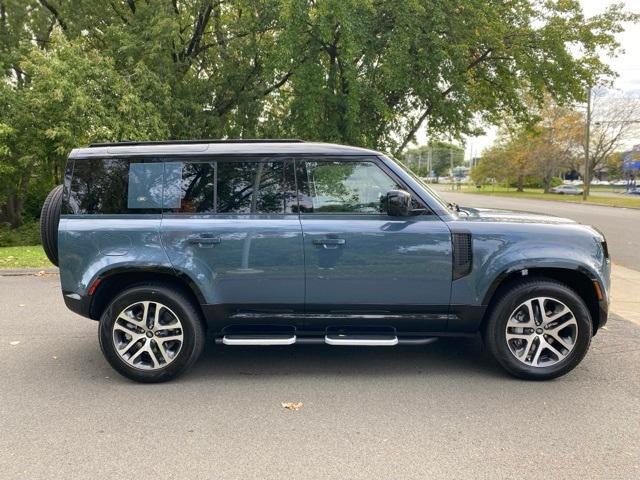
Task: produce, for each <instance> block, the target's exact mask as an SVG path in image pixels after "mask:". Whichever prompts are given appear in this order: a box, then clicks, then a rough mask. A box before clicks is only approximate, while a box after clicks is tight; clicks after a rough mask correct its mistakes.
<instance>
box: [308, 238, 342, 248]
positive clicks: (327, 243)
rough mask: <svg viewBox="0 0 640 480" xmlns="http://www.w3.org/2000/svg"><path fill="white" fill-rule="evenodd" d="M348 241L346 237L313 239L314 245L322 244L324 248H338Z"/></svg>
mask: <svg viewBox="0 0 640 480" xmlns="http://www.w3.org/2000/svg"><path fill="white" fill-rule="evenodd" d="M346 243H347V241H346V240H345V239H344V238H316V239H315V240H313V244H314V245H322V246H323V247H324V248H338V246H340V245H344V244H346Z"/></svg>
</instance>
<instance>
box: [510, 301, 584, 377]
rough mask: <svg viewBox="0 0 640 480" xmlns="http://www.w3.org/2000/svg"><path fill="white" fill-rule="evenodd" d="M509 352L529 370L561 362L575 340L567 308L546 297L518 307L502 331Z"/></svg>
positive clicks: (575, 326) (574, 327)
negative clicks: (529, 368) (530, 367)
mask: <svg viewBox="0 0 640 480" xmlns="http://www.w3.org/2000/svg"><path fill="white" fill-rule="evenodd" d="M505 334H506V341H507V345H508V346H509V351H510V352H511V353H512V354H513V356H514V357H516V358H517V359H518V360H519V361H520V362H522V363H524V364H525V365H528V366H532V367H549V366H552V365H555V364H556V363H558V362H560V361H562V360H563V359H565V358H566V357H567V356H568V355H569V354H570V353H571V352H572V351H573V348H574V346H575V344H576V340H577V337H578V322H577V321H576V317H575V315H574V314H573V312H572V311H571V309H570V308H569V307H567V306H566V305H565V304H564V303H562V302H561V301H560V300H557V299H555V298H550V297H535V298H531V299H529V300H527V301H525V302H523V303H522V304H520V305H519V306H518V307H517V308H516V309H515V310H514V311H513V312H512V313H511V315H510V316H509V320H508V321H507V326H506V328H505Z"/></svg>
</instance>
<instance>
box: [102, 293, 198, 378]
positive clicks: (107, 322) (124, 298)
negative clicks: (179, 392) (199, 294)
mask: <svg viewBox="0 0 640 480" xmlns="http://www.w3.org/2000/svg"><path fill="white" fill-rule="evenodd" d="M142 301H152V302H159V303H162V304H163V305H166V306H167V307H168V308H169V309H171V310H172V312H174V313H175V315H176V316H177V317H178V319H179V321H180V322H181V323H182V329H183V332H182V333H183V337H184V338H183V343H182V346H181V348H180V350H179V352H178V353H177V355H176V356H175V358H174V359H173V360H172V361H171V363H169V364H167V365H165V366H163V367H160V368H157V369H154V370H143V369H140V368H137V367H135V366H132V365H130V364H129V363H127V362H126V361H125V359H123V358H122V357H121V356H120V354H119V353H118V352H117V350H116V345H115V341H114V333H113V326H114V323H115V321H116V319H117V317H118V315H119V314H120V312H122V311H123V310H124V309H125V308H127V307H128V306H129V305H132V304H135V303H136V302H142ZM98 337H99V340H100V348H101V349H102V353H103V354H104V356H105V358H106V359H107V361H108V362H109V364H110V365H111V366H112V367H113V368H114V369H115V370H116V371H117V372H118V373H120V374H121V375H123V376H125V377H127V378H129V379H131V380H135V381H137V382H142V383H158V382H165V381H167V380H171V379H173V378H176V377H177V376H179V375H180V374H182V373H184V372H185V371H186V370H188V369H189V368H190V367H191V366H192V365H193V364H194V363H195V361H196V360H197V359H198V357H199V356H200V354H201V353H202V350H203V348H204V343H205V330H204V326H203V322H202V318H201V314H200V312H199V309H198V308H197V306H196V305H195V304H194V302H193V301H192V299H191V298H190V297H189V295H187V294H186V293H185V292H183V291H181V290H180V289H176V288H175V287H173V286H169V285H138V286H134V287H131V288H128V289H127V290H125V291H123V292H122V293H120V294H118V295H117V296H116V297H115V298H114V299H113V301H112V302H111V303H110V304H109V306H108V307H107V308H106V309H105V311H104V312H103V314H102V316H101V318H100V327H99V333H98Z"/></svg>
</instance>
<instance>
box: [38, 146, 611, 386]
mask: <svg viewBox="0 0 640 480" xmlns="http://www.w3.org/2000/svg"><path fill="white" fill-rule="evenodd" d="M61 212H62V213H61ZM41 221H42V235H43V246H44V248H45V251H46V252H47V255H49V258H51V261H52V262H54V263H55V264H57V265H59V266H60V281H61V287H62V294H63V298H64V301H65V303H66V305H67V307H69V308H70V309H71V310H73V311H74V312H76V313H78V314H80V315H82V316H85V317H88V318H91V319H93V320H99V321H100V326H99V328H98V332H99V340H100V346H101V348H102V351H103V353H104V355H105V357H106V359H107V360H108V361H109V363H110V364H111V365H112V366H113V367H114V368H115V369H116V370H117V371H118V372H120V373H121V374H123V375H125V376H127V377H129V378H131V379H134V380H137V381H141V382H159V381H163V380H168V379H170V378H173V377H175V376H177V375H179V374H180V373H182V372H184V371H185V370H187V369H188V368H189V367H190V366H191V365H192V364H193V363H194V362H195V361H196V359H197V358H198V356H199V355H200V352H201V351H202V349H203V347H204V344H205V341H206V340H213V341H214V342H215V343H217V344H221V345H227V346H230V348H233V346H236V345H293V344H301V343H305V344H306V343H323V344H326V345H330V346H332V348H339V346H378V347H383V346H386V347H392V346H394V345H426V344H429V343H431V342H433V341H435V340H436V339H437V338H438V337H442V336H453V337H458V336H464V335H466V336H476V335H478V333H480V334H481V335H482V337H483V338H484V341H485V343H486V345H487V349H488V350H489V351H490V352H491V354H492V355H493V356H494V358H495V359H496V360H497V362H499V363H500V364H501V365H502V366H503V367H504V368H505V369H506V370H508V371H509V372H511V373H512V374H513V375H516V376H518V377H523V378H531V379H550V378H554V377H558V376H560V375H563V374H565V373H567V372H569V371H570V370H572V369H573V368H574V367H575V366H576V365H578V363H580V361H581V360H582V358H583V357H584V355H585V354H586V353H587V350H588V348H589V344H590V342H591V337H592V336H593V335H594V334H595V333H596V332H597V331H598V329H599V328H600V327H602V326H603V325H604V324H605V322H606V321H607V311H608V301H609V283H610V280H609V276H610V260H609V254H608V250H607V244H606V241H605V239H604V237H603V236H602V234H600V233H599V232H598V231H597V230H595V229H594V228H592V227H589V226H587V225H580V224H578V223H576V222H574V221H572V220H568V219H564V218H557V217H552V216H548V215H536V214H532V213H525V212H510V211H501V210H483V209H476V208H463V207H458V206H457V205H453V204H448V203H446V202H444V201H443V200H442V199H440V198H439V197H438V195H437V194H436V193H435V192H433V191H432V190H431V189H430V188H429V186H427V185H426V184H424V183H423V182H422V181H421V180H420V179H419V178H417V177H416V176H415V175H413V174H412V173H411V172H410V171H408V170H406V169H405V168H404V167H403V166H402V165H401V164H399V163H398V162H396V161H395V160H393V159H392V158H390V157H388V156H387V155H384V154H383V153H380V152H376V151H373V150H367V149H363V148H355V147H347V146H342V145H332V144H324V143H306V142H300V141H292V140H288V141H286V140H280V141H273V140H271V141H220V140H217V141H197V142H188V141H183V142H160V143H157V142H156V143H153V142H130V143H120V144H107V145H105V144H99V145H92V146H90V147H88V148H78V149H74V150H73V151H72V152H71V154H70V156H69V160H68V163H67V168H66V175H65V182H64V187H63V186H62V185H61V186H59V187H56V189H54V190H53V191H52V193H51V194H50V195H49V197H48V198H47V200H46V202H45V205H44V208H43V211H42V216H41Z"/></svg>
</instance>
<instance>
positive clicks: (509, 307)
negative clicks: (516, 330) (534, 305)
mask: <svg viewBox="0 0 640 480" xmlns="http://www.w3.org/2000/svg"><path fill="white" fill-rule="evenodd" d="M498 294H499V295H500V299H499V300H498V302H497V303H496V304H495V305H494V306H493V307H492V309H491V311H490V313H489V318H488V319H487V322H486V324H485V328H484V332H483V333H484V335H483V336H484V341H485V344H486V346H487V348H488V350H489V352H491V355H492V356H493V357H494V358H495V359H496V361H497V362H498V363H499V364H500V365H501V366H502V367H503V368H504V369H505V370H507V371H508V372H509V373H511V374H512V375H514V376H516V377H519V378H524V379H529V380H549V379H552V378H556V377H559V376H562V375H564V374H566V373H568V372H570V371H571V370H573V369H574V368H575V367H576V366H577V365H578V364H579V363H580V362H581V361H582V359H583V358H584V356H585V355H586V353H587V350H588V349H589V345H590V344H591V337H592V335H593V326H592V325H593V324H592V320H591V315H590V313H589V309H588V308H587V306H586V305H585V303H584V300H582V298H581V297H580V296H579V295H578V294H577V293H576V292H575V291H574V290H572V289H571V288H570V287H568V286H567V285H565V284H563V283H560V282H557V281H555V280H551V279H544V278H540V279H527V280H522V281H518V282H516V283H514V284H513V285H511V286H509V287H508V288H507V289H506V290H503V291H501V292H499V293H498ZM536 297H550V298H554V299H557V300H559V301H561V302H562V303H564V304H565V305H566V306H567V307H568V308H569V309H570V310H571V312H572V313H573V315H574V317H575V319H576V322H577V335H576V339H575V343H574V345H573V349H572V350H571V351H570V352H569V353H568V355H567V356H566V357H565V358H564V359H562V360H560V361H559V362H558V363H556V364H554V365H550V366H546V367H545V366H536V367H534V366H531V365H527V364H525V363H523V362H522V361H520V360H518V359H517V358H516V357H515V355H514V354H513V353H512V352H511V350H510V348H509V345H508V343H507V337H506V327H507V322H508V320H509V317H510V316H511V314H512V313H513V312H514V310H515V309H516V308H518V306H519V305H521V304H522V303H524V302H525V301H526V300H528V299H532V298H536Z"/></svg>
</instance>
